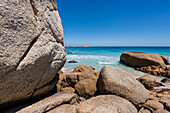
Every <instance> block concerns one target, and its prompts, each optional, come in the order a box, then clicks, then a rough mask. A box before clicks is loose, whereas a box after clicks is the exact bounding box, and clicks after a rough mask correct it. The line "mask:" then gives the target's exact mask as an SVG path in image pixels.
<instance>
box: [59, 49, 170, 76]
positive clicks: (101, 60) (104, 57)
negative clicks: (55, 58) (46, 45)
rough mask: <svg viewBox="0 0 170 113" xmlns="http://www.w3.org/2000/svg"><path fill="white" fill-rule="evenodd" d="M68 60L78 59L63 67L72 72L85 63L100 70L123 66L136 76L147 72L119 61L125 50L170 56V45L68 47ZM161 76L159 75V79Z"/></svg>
mask: <svg viewBox="0 0 170 113" xmlns="http://www.w3.org/2000/svg"><path fill="white" fill-rule="evenodd" d="M66 52H67V53H69V54H67V62H68V61H70V60H76V61H78V63H67V62H66V64H65V66H64V67H63V68H62V70H63V71H64V72H71V71H73V69H74V68H75V67H76V66H78V65H80V64H85V65H89V66H92V67H94V68H95V71H96V72H97V71H99V70H100V69H101V68H102V67H104V66H105V65H111V66H113V67H119V68H122V69H124V70H126V71H128V72H129V73H131V74H132V75H133V76H134V77H139V76H142V75H145V73H142V72H139V71H136V70H134V69H133V68H131V67H128V66H125V65H123V64H121V63H120V62H119V60H120V55H121V53H123V52H147V53H157V54H159V55H163V56H168V57H169V58H170V47H87V48H82V47H66ZM159 78H160V77H158V79H159Z"/></svg>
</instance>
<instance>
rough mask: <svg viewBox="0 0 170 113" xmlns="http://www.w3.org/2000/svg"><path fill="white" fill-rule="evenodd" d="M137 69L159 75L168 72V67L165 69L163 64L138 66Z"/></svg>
mask: <svg viewBox="0 0 170 113" xmlns="http://www.w3.org/2000/svg"><path fill="white" fill-rule="evenodd" d="M136 70H138V71H142V72H144V73H148V74H152V75H157V76H165V75H166V73H167V72H166V69H165V70H164V69H163V68H162V66H154V65H151V66H147V67H141V68H136Z"/></svg>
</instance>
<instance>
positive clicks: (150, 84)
mask: <svg viewBox="0 0 170 113" xmlns="http://www.w3.org/2000/svg"><path fill="white" fill-rule="evenodd" d="M137 80H138V81H139V82H141V83H142V84H143V85H144V86H145V88H147V89H149V90H152V89H153V88H154V87H155V83H156V79H155V77H153V76H151V75H145V76H142V77H139V78H137Z"/></svg>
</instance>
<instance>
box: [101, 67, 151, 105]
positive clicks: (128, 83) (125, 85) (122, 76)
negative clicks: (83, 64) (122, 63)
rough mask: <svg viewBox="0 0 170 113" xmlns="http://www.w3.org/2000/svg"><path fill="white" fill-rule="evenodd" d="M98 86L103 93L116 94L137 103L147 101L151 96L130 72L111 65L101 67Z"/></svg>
mask: <svg viewBox="0 0 170 113" xmlns="http://www.w3.org/2000/svg"><path fill="white" fill-rule="evenodd" d="M98 88H99V92H100V93H101V94H115V95H118V96H121V97H123V98H125V99H127V100H129V101H130V102H132V103H133V104H135V105H137V104H140V103H145V101H146V100H147V99H148V97H149V94H148V91H147V90H146V89H145V87H144V86H143V85H142V84H141V83H140V82H138V81H137V80H136V79H135V78H133V77H132V76H131V75H130V74H129V73H128V72H126V71H124V70H122V69H119V68H115V67H111V66H105V67H103V68H102V69H101V73H100V76H99V79H98Z"/></svg>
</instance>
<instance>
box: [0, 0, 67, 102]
mask: <svg viewBox="0 0 170 113" xmlns="http://www.w3.org/2000/svg"><path fill="white" fill-rule="evenodd" d="M63 40H64V37H63V29H62V25H61V20H60V17H59V14H58V10H57V6H56V3H55V1H54V0H41V1H37V0H25V1H22V2H21V1H19V0H8V1H4V0H1V1H0V104H5V103H9V102H12V101H17V100H22V99H26V98H29V97H30V96H32V95H33V94H34V92H35V91H36V90H39V89H41V88H42V87H45V85H46V84H48V83H49V82H50V81H52V80H53V79H54V77H55V75H56V73H57V71H59V70H60V69H61V67H62V66H63V65H64V63H65V60H66V55H65V48H64V41H63ZM49 89H51V88H49ZM40 92H41V93H44V92H48V91H47V90H44V91H43V90H41V91H40Z"/></svg>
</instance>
